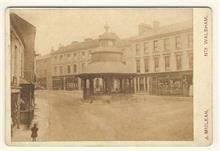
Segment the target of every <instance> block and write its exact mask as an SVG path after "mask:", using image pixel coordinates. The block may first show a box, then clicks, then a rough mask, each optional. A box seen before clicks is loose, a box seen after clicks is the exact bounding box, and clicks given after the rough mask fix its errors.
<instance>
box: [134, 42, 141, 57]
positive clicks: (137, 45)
mask: <svg viewBox="0 0 220 151" xmlns="http://www.w3.org/2000/svg"><path fill="white" fill-rule="evenodd" d="M135 49H136V55H140V44H136V45H135Z"/></svg>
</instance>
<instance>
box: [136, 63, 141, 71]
mask: <svg viewBox="0 0 220 151" xmlns="http://www.w3.org/2000/svg"><path fill="white" fill-rule="evenodd" d="M136 72H137V73H140V72H141V63H140V60H136Z"/></svg>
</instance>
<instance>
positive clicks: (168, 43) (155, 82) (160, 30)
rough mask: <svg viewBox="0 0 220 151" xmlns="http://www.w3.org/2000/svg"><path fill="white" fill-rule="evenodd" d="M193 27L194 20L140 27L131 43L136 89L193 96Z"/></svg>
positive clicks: (157, 23)
mask: <svg viewBox="0 0 220 151" xmlns="http://www.w3.org/2000/svg"><path fill="white" fill-rule="evenodd" d="M192 30H193V29H192V21H187V22H182V23H179V24H173V25H168V26H162V27H160V25H159V22H154V23H153V26H152V27H151V26H150V25H146V24H142V25H140V26H139V35H138V36H137V37H136V38H134V40H133V42H132V49H133V54H134V55H133V56H134V60H135V70H136V73H137V77H136V86H135V91H136V92H145V93H148V94H153V95H181V96H192V85H193V34H192Z"/></svg>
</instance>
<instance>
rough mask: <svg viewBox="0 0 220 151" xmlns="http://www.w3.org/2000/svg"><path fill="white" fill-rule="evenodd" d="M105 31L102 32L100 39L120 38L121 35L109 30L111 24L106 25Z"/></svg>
mask: <svg viewBox="0 0 220 151" xmlns="http://www.w3.org/2000/svg"><path fill="white" fill-rule="evenodd" d="M104 28H105V32H104V33H103V34H101V35H100V36H99V40H118V39H119V37H118V36H117V35H116V34H115V33H113V32H109V31H108V30H109V26H108V25H105V27H104Z"/></svg>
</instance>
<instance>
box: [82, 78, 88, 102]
mask: <svg viewBox="0 0 220 151" xmlns="http://www.w3.org/2000/svg"><path fill="white" fill-rule="evenodd" d="M86 80H87V79H86V78H83V79H82V82H83V88H82V89H83V99H86V98H87V92H86V91H87V90H86Z"/></svg>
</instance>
